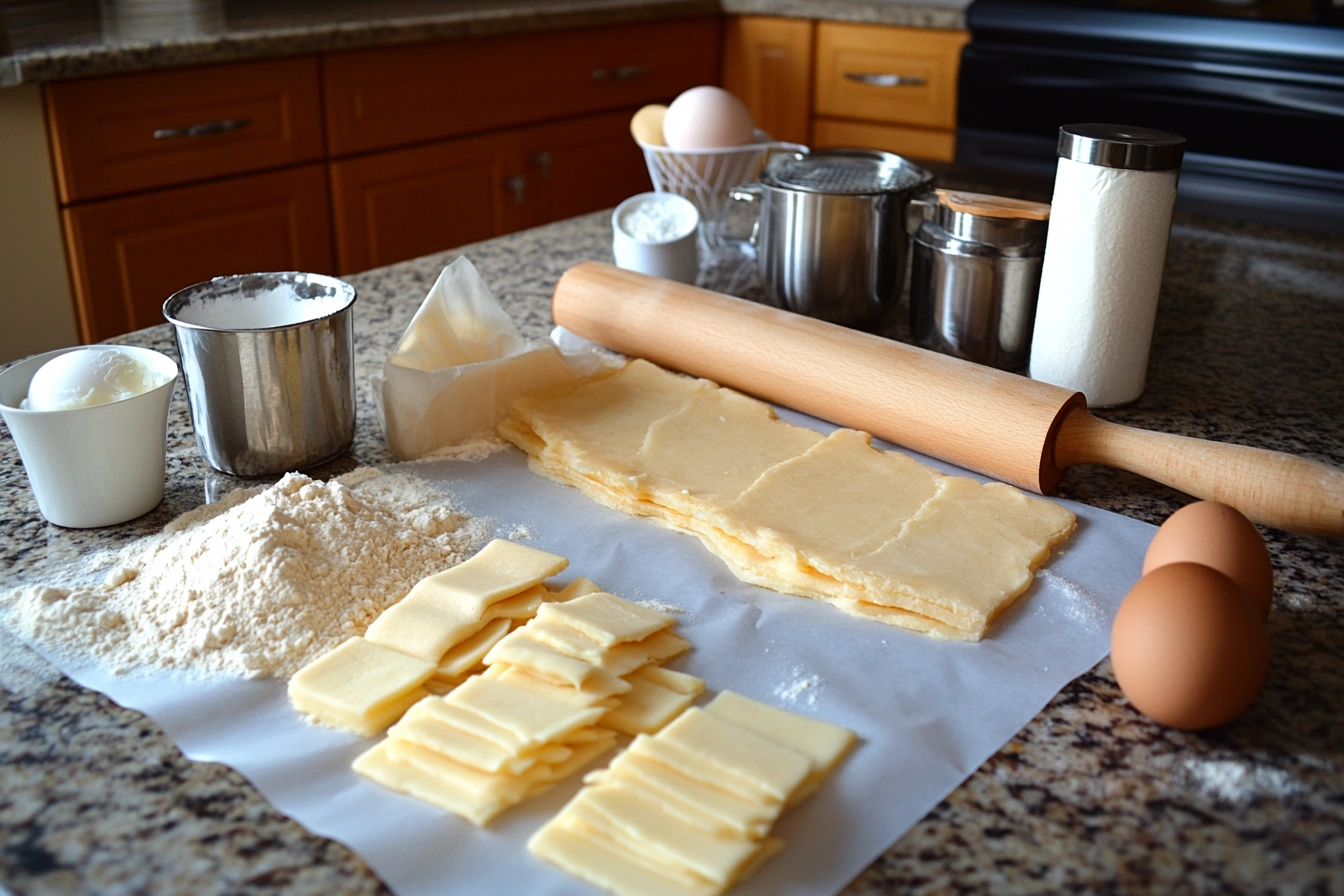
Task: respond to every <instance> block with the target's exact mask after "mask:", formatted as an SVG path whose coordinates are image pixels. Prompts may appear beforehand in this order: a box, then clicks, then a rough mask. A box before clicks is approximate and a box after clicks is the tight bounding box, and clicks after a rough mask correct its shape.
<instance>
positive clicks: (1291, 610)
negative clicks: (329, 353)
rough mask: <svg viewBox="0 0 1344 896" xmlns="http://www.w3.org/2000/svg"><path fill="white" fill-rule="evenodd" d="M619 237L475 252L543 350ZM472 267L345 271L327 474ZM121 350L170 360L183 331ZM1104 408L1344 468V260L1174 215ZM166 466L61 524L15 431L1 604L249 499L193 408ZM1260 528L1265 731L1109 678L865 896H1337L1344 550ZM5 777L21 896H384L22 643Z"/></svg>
mask: <svg viewBox="0 0 1344 896" xmlns="http://www.w3.org/2000/svg"><path fill="white" fill-rule="evenodd" d="M607 222H608V218H607V216H606V215H604V214H596V215H590V216H587V217H584V218H579V219H576V220H574V221H570V222H564V223H560V224H556V225H551V226H549V227H545V228H541V229H538V230H534V231H528V232H524V233H521V234H516V235H513V236H509V237H505V238H502V239H498V240H494V241H491V242H489V243H484V244H480V245H477V246H473V247H469V248H468V249H467V250H466V253H467V254H468V255H469V257H470V258H471V259H472V260H473V261H474V262H475V263H476V265H477V266H478V267H479V268H480V269H481V271H482V273H483V274H484V276H485V278H486V280H487V282H489V283H490V284H491V286H492V287H493V289H494V290H495V291H496V293H497V294H498V295H499V296H500V298H501V300H502V301H503V303H504V305H505V307H506V308H507V310H508V311H509V313H510V314H511V315H512V316H513V317H514V319H515V320H517V321H519V322H520V324H521V326H522V328H523V330H524V331H525V332H526V333H528V334H529V335H534V336H536V335H541V334H544V333H545V332H547V331H548V329H549V325H550V321H549V316H548V298H549V293H550V289H551V287H552V286H553V284H554V282H555V280H556V278H557V277H558V275H559V273H560V272H561V271H563V270H564V269H565V268H566V267H568V266H569V265H571V264H573V263H574V262H577V261H580V260H583V259H586V258H598V259H602V260H609V259H610V248H609V240H610V232H609V225H608V223H607ZM452 254H455V253H448V254H444V255H440V256H432V257H429V258H425V259H421V260H417V261H413V262H408V263H405V264H401V265H397V266H395V267H391V268H387V269H383V270H377V271H372V272H368V273H365V274H361V275H359V276H356V277H352V278H350V279H351V280H352V281H353V282H354V283H355V284H356V285H357V286H358V288H359V290H360V299H359V303H358V305H357V309H358V315H357V330H356V332H357V333H358V377H359V383H360V392H359V431H358V436H357V440H356V444H355V447H354V449H353V452H352V454H351V456H349V457H347V458H343V459H341V460H339V461H337V462H335V463H334V464H333V465H332V469H337V470H343V469H346V468H348V467H350V466H352V465H353V464H355V463H356V462H359V463H379V462H383V461H387V460H389V457H388V454H387V452H386V450H385V449H384V447H383V445H382V441H381V438H380V436H379V435H378V432H377V426H376V423H375V420H374V416H373V409H372V405H371V400H370V396H369V393H368V387H367V383H366V381H367V377H368V375H369V373H370V372H371V371H372V370H374V369H375V368H376V367H377V366H378V365H379V364H381V362H382V360H383V359H384V358H385V357H386V355H387V354H388V352H389V351H390V350H391V349H392V347H393V344H394V343H395V341H396V339H397V337H398V335H399V334H400V332H401V330H402V328H403V327H404V326H405V324H406V323H407V322H408V320H409V319H410V316H411V314H412V313H413V312H414V310H415V308H416V307H417V306H418V304H419V302H420V300H421V299H422V298H423V296H424V295H425V293H426V292H427V290H428V289H429V287H430V285H431V283H432V281H433V279H434V277H435V276H436V274H437V273H438V271H439V269H440V268H441V266H442V264H443V263H444V262H445V261H446V260H447V259H448V258H450V257H451V255H452ZM724 273H725V272H724V271H723V270H721V271H719V273H718V275H717V276H723V275H724ZM126 341H130V342H134V343H137V344H143V345H149V346H152V347H154V348H158V349H160V350H163V351H166V352H168V353H169V354H175V351H174V349H173V346H172V341H171V337H170V335H169V333H168V332H167V330H166V328H163V327H160V328H155V329H152V330H147V331H142V332H141V333H137V334H132V336H130V337H127V338H126ZM1099 413H1100V415H1101V416H1104V417H1106V418H1108V419H1112V420H1119V421H1122V422H1125V423H1130V424H1134V425H1137V426H1143V427H1147V428H1152V429H1161V430H1167V431H1171V432H1178V433H1184V434H1189V435H1196V436H1202V437H1208V438H1215V439H1223V440H1229V441H1236V442H1242V443H1245V444H1250V445H1258V446H1262V447H1267V448H1275V449H1283V450H1288V451H1292V452H1296V453H1299V454H1303V455H1306V456H1309V457H1313V458H1316V459H1319V460H1322V461H1326V462H1329V463H1333V464H1336V465H1344V240H1339V239H1330V238H1323V237H1319V236H1314V235H1308V234H1303V233H1295V232H1288V231H1279V230H1272V229H1269V228H1262V227H1251V226H1244V225H1236V224H1226V223H1216V224H1215V223H1212V222H1208V221H1205V220H1197V219H1191V218H1181V217H1178V220H1177V222H1176V226H1175V229H1174V232H1173V237H1172V244H1171V251H1170V255H1169V260H1168V266H1167V276H1166V278H1165V282H1164V291H1163V298H1162V305H1161V309H1160V313H1159V321H1158V330H1157V334H1156V338H1155V344H1154V349H1153V357H1152V363H1151V367H1150V376H1149V386H1148V390H1147V392H1146V393H1145V395H1144V396H1143V398H1142V399H1141V400H1140V401H1139V402H1138V403H1137V404H1135V405H1133V406H1132V407H1129V408H1126V409H1122V410H1116V411H1105V412H1099ZM168 455H169V479H168V493H167V498H166V499H165V501H164V504H163V505H162V506H160V507H159V508H158V509H157V510H155V511H154V512H152V513H151V514H149V515H147V516H145V517H143V518H141V519H139V520H136V521H134V522H132V523H129V524H126V525H123V526H117V527H112V528H109V529H104V530H95V531H88V532H76V531H70V530H61V529H57V528H55V527H53V526H49V525H47V524H46V523H44V522H43V520H42V519H41V518H40V516H39V515H38V513H37V510H36V506H35V504H34V503H33V501H32V498H31V495H30V493H29V491H28V488H27V484H26V480H25V477H24V474H23V472H22V470H21V468H20V466H19V462H18V459H17V456H16V452H15V449H14V446H13V444H12V442H11V441H10V440H9V437H8V434H7V433H5V435H4V436H3V438H0V558H2V559H0V562H2V563H3V568H4V570H5V572H4V574H3V575H4V581H3V583H2V584H3V586H8V585H12V584H16V583H19V582H23V581H29V580H33V579H35V578H41V577H42V576H43V575H44V574H46V573H49V572H50V571H51V570H53V569H57V568H59V566H60V564H62V563H65V562H68V561H69V560H70V559H71V558H73V557H76V556H78V555H80V554H81V553H83V552H86V551H88V550H91V549H94V548H102V547H114V546H118V545H121V544H123V543H125V542H127V541H129V540H131V539H132V538H135V537H137V536H140V535H143V534H147V533H151V532H155V531H157V530H158V529H159V528H160V527H161V526H162V525H163V524H164V523H165V522H167V521H168V520H169V519H171V518H172V517H173V516H175V515H177V514H178V513H181V512H182V511H184V510H187V509H189V508H190V507H193V506H195V505H197V504H199V503H200V502H201V501H202V500H203V498H204V496H205V494H206V493H207V492H210V493H219V492H223V491H227V490H228V489H230V488H232V487H235V486H236V485H237V481H236V480H231V479H229V478H228V477H221V476H217V475H214V474H210V473H209V472H208V471H207V470H206V468H205V467H204V464H203V463H202V461H201V460H200V459H199V458H198V457H197V455H196V452H195V448H194V445H193V443H192V440H191V435H190V431H189V424H188V420H187V414H186V407H185V400H184V398H183V396H182V393H181V390H179V392H178V395H177V396H176V399H175V402H174V406H173V410H172V418H171V423H170V429H169V443H168ZM1063 491H1064V494H1066V495H1067V496H1069V497H1072V498H1076V499H1078V500H1082V501H1085V502H1088V503H1090V504H1094V505H1097V506H1100V507H1104V508H1106V509H1109V510H1113V511H1116V512H1119V513H1124V514H1128V515H1130V516H1133V517H1137V518H1139V519H1143V520H1147V521H1149V522H1153V523H1158V522H1161V521H1162V520H1163V519H1164V518H1165V517H1166V516H1167V515H1168V514H1169V513H1170V512H1171V511H1173V510H1174V509H1176V508H1177V507H1178V506H1180V505H1181V504H1182V503H1184V499H1183V497H1182V496H1181V495H1179V494H1177V493H1175V492H1173V491H1171V490H1169V489H1166V488H1162V487H1159V486H1156V485H1153V484H1151V483H1148V482H1146V481H1144V480H1142V479H1140V478H1138V477H1136V476H1133V475H1130V474H1126V473H1120V472H1114V471H1109V470H1104V469H1099V468H1078V469H1074V470H1072V471H1070V472H1069V474H1068V475H1067V477H1066V479H1065V480H1064V484H1063ZM1266 535H1267V538H1268V541H1269V544H1270V548H1271V551H1272V553H1273V556H1274V562H1275V567H1276V577H1277V592H1276V595H1275V604H1274V613H1273V615H1272V616H1271V618H1270V623H1269V624H1270V635H1271V640H1272V645H1273V664H1272V667H1271V671H1270V677H1269V681H1268V684H1267V685H1266V687H1265V691H1264V693H1263V694H1262V696H1261V698H1260V699H1259V701H1258V702H1257V703H1256V704H1255V705H1254V706H1253V707H1252V708H1251V710H1250V711H1249V712H1248V713H1247V714H1246V715H1245V716H1243V717H1242V718H1241V719H1239V720H1238V721H1236V722H1234V723H1233V724H1231V725H1228V726H1226V727H1225V728H1222V729H1218V730H1214V731H1211V732H1206V733H1201V734H1192V733H1183V732H1177V731H1170V730H1166V729H1163V728H1161V727H1159V726H1157V725H1155V724H1152V723H1150V722H1148V721H1146V720H1145V719H1144V718H1142V717H1140V716H1139V715H1137V714H1136V713H1135V712H1133V711H1132V710H1131V709H1130V708H1129V706H1128V705H1127V704H1126V702H1125V700H1124V698H1123V697H1122V695H1121V694H1120V693H1119V691H1118V690H1117V688H1116V684H1115V680H1114V677H1113V676H1112V674H1111V670H1110V666H1109V663H1108V662H1103V663H1101V664H1100V665H1099V666H1097V667H1096V668H1095V669H1094V670H1092V671H1091V672H1090V673H1089V674H1087V675H1084V676H1083V677H1081V678H1080V679H1078V680H1076V681H1075V682H1073V683H1072V684H1071V685H1069V686H1068V687H1066V688H1065V689H1064V690H1063V691H1062V692H1061V693H1060V694H1059V695H1058V696H1057V697H1056V698H1055V699H1054V700H1053V701H1052V702H1051V703H1050V704H1049V706H1047V707H1046V709H1045V710H1044V711H1042V712H1041V713H1040V714H1039V715H1038V716H1037V717H1036V718H1035V719H1034V720H1033V721H1032V722H1031V723H1030V724H1028V725H1027V726H1026V727H1025V728H1024V729H1023V730H1022V732H1021V733H1020V734H1019V735H1018V736H1017V737H1016V738H1015V739H1014V740H1013V741H1012V742H1011V743H1009V744H1008V745H1007V746H1006V747H1005V748H1004V749H1003V750H1002V751H1000V752H999V753H998V754H997V755H996V756H994V757H993V758H992V759H991V760H990V761H989V762H988V763H986V764H985V765H984V766H983V767H982V768H981V769H980V770H979V771H978V772H976V774H975V775H974V776H972V777H971V778H970V779H969V780H968V781H967V782H966V783H965V784H964V785H962V786H961V787H960V788H958V789H957V790H956V791H955V792H953V793H952V794H951V795H950V796H949V797H948V798H947V799H946V800H945V801H944V802H943V803H942V804H941V805H939V806H938V807H937V808H936V809H935V810H934V811H933V812H932V813H931V814H930V815H929V816H928V817H927V818H926V819H925V820H924V821H923V822H921V823H920V824H919V825H918V826H916V827H915V828H914V829H913V830H912V831H911V832H910V833H909V834H907V835H906V836H905V837H904V838H902V839H901V840H900V841H899V842H898V843H896V844H895V845H894V846H893V847H892V848H891V849H890V850H889V851H888V852H887V853H886V855H884V856H883V857H881V858H880V859H879V860H878V861H877V862H875V863H874V864H873V865H872V866H871V867H870V868H869V869H868V870H867V871H866V872H865V873H863V874H862V875H861V876H860V877H859V878H858V879H857V880H855V881H854V882H853V884H852V885H851V886H850V887H849V888H848V889H847V890H846V891H845V892H846V893H847V894H850V896H871V894H879V893H882V894H886V893H918V894H935V893H936V894H943V893H962V892H964V893H996V894H1017V893H1059V892H1086V893H1094V892H1102V893H1106V892H1116V893H1191V892H1194V893H1218V894H1224V893H1330V892H1341V891H1344V713H1341V711H1340V707H1341V706H1344V584H1341V583H1344V539H1328V538H1322V537H1307V536H1296V535H1290V534H1287V533H1284V532H1279V531H1266ZM0 767H3V769H4V778H3V781H4V785H3V787H0V884H3V885H4V886H6V887H8V888H10V889H11V890H12V891H13V892H15V893H18V894H39V893H41V894H46V893H100V894H101V893H187V892H190V893H197V894H205V893H261V894H264V893H287V894H308V893H312V894H334V893H341V894H360V893H375V892H379V891H380V890H381V884H380V882H379V881H378V880H377V878H376V877H375V876H374V875H373V874H372V873H371V872H370V871H369V870H368V869H367V867H365V866H364V864H363V863H362V862H361V861H360V860H359V859H358V857H356V856H354V855H352V854H351V853H350V852H349V851H348V850H346V849H344V848H343V847H341V846H339V845H337V844H334V843H332V842H329V841H326V840H323V839H321V838H317V837H314V836H313V835H311V834H309V833H308V832H307V831H305V830H304V829H303V828H302V827H300V826H299V825H298V824H296V823H294V822H292V821H289V820H288V819H286V818H285V817H283V816H281V815H279V814H278V813H276V812H275V811H274V810H273V809H271V808H270V806H269V805H268V804H267V803H266V802H265V801H264V800H263V799H262V798H261V797H260V796H259V795H258V794H257V792H256V791H255V790H254V789H253V788H252V787H251V786H250V785H249V784H248V783H247V782H246V781H245V780H243V779H242V777H241V776H239V775H237V774H236V773H234V772H232V771H230V770H228V769H226V768H223V767H220V766H217V765H211V764H208V763H195V762H189V761H187V760H185V759H184V758H183V757H182V756H181V754H180V753H179V752H178V750H177V749H176V747H175V746H174V745H173V744H172V742H171V741H170V740H169V739H168V738H167V737H166V736H165V735H164V734H163V732H162V731H161V730H160V729H159V728H158V727H157V726H156V725H155V724H154V723H153V722H151V721H149V720H147V719H146V718H145V717H143V716H141V715H140V714H138V713H135V712H131V711H127V710H124V709H121V708H120V707H118V706H116V705H115V704H113V703H111V702H110V701H109V700H107V699H106V698H104V697H102V696H101V695H99V694H97V693H94V692H90V691H87V690H85V689H83V688H81V687H79V686H77V685H75V684H73V683H72V682H71V681H69V680H68V679H66V678H65V677H64V676H62V675H61V674H60V673H59V672H57V671H55V670H54V669H53V668H52V667H50V666H49V665H47V664H46V663H45V662H44V661H42V660H41V659H39V658H38V657H37V656H36V655H35V654H34V653H32V652H31V651H30V650H28V649H27V648H26V647H24V646H23V645H21V644H19V643H18V642H16V641H15V640H13V639H12V638H11V637H9V636H8V635H6V634H4V632H3V629H0Z"/></svg>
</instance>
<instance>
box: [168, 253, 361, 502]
mask: <svg viewBox="0 0 1344 896" xmlns="http://www.w3.org/2000/svg"><path fill="white" fill-rule="evenodd" d="M354 303H355V289H354V287H353V286H351V285H350V284H348V283H346V282H344V281H342V280H337V279H336V278H334V277H327V276H324V275H322V274H305V273H298V272H283V273H265V274H244V275H238V276H231V277H216V278H215V279H213V280H209V281H207V282H205V283H198V284H196V285H195V286H189V287H187V288H186V289H183V290H181V291H180V292H177V293H174V294H173V295H172V296H171V297H170V298H169V299H168V301H167V302H165V303H164V305H163V314H164V316H165V317H166V318H168V320H169V321H170V322H171V323H172V324H173V327H174V329H175V331H176V334H177V347H178V351H179V352H180V354H181V357H182V373H183V375H184V377H185V379H186V387H187V399H188V403H189V405H190V407H191V423H192V427H193V429H194V430H195V432H196V444H197V446H198V447H199V448H200V451H201V454H202V455H203V456H204V457H205V460H206V462H207V463H208V464H210V466H212V467H214V468H215V469H216V470H220V471H223V472H225V473H232V474H234V475H236V476H268V475H274V474H279V473H285V472H289V471H291V470H300V469H303V468H304V467H310V466H313V465H314V464H318V463H321V462H322V461H324V460H328V459H329V458H332V457H334V456H336V455H337V454H340V453H341V452H342V451H344V450H345V449H346V448H348V447H349V446H350V443H351V442H352V441H353V440H354V435H355V380H354V367H353V353H354V321H353V314H354V308H353V306H354Z"/></svg>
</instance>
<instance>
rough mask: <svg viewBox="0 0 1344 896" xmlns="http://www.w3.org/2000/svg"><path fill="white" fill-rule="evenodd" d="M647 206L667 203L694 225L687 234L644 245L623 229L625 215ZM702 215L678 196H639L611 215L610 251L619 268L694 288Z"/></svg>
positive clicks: (654, 194)
mask: <svg viewBox="0 0 1344 896" xmlns="http://www.w3.org/2000/svg"><path fill="white" fill-rule="evenodd" d="M645 202H660V203H667V204H669V205H671V206H673V207H675V209H676V210H677V212H678V213H679V214H680V215H683V216H685V218H686V220H689V221H692V222H694V223H693V224H692V225H691V228H690V230H689V231H687V232H686V233H684V234H682V235H680V236H677V237H674V238H672V239H669V240H664V241H662V242H645V241H643V240H640V239H637V238H635V237H634V236H631V235H630V234H629V233H626V232H625V230H624V229H622V227H621V221H622V219H623V218H624V216H625V214H626V213H627V212H628V211H630V209H632V208H634V207H635V206H637V205H640V204H642V203H645ZM699 229H700V213H699V211H697V210H696V207H695V205H694V204H693V203H692V202H691V201H690V200H689V199H687V198H685V197H684V196H678V195H677V194H676V193H639V194H637V195H635V196H631V197H630V198H629V199H627V200H625V201H624V202H622V203H621V204H620V205H618V206H616V210H615V211H614V212H612V213H611V233H612V238H611V250H612V254H613V255H614V256H615V258H616V266H617V267H619V268H625V269H626V270H629V271H638V272H639V273H641V274H649V275H651V276H654V277H664V278H666V279H668V280H676V281H678V282H680V283H690V284H694V283H695V279H696V277H697V276H698V275H699V273H700V250H699V246H698V245H697V233H698V231H699Z"/></svg>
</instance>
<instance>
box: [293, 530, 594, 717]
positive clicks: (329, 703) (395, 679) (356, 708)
mask: <svg viewBox="0 0 1344 896" xmlns="http://www.w3.org/2000/svg"><path fill="white" fill-rule="evenodd" d="M568 565H569V561H568V560H566V559H565V558H564V557H560V556H558V555H556V554H548V553H547V552H545V551H539V550H537V549H536V548H530V547H527V546H526V545H521V544H516V543H514V542H511V541H503V540H500V539H496V540H494V541H492V542H490V543H489V544H487V545H486V546H485V547H484V548H482V549H481V550H480V551H479V552H477V553H476V555H475V556H473V557H471V558H470V559H468V560H466V561H464V562H462V563H459V564H458V565H457V566H454V567H452V568H451V569H447V570H445V571H443V572H440V573H437V574H435V575H432V576H429V577H427V578H424V579H421V580H420V581H419V582H418V583H417V584H416V586H415V587H414V588H412V589H411V591H410V593H409V594H407V595H406V597H404V598H402V599H401V601H399V602H398V603H396V604H393V605H392V606H391V607H388V608H387V609H386V610H384V611H383V612H382V613H381V614H380V615H379V616H378V618H377V619H375V620H374V621H373V624H372V625H370V626H369V629H368V631H366V632H365V633H364V635H363V637H354V638H351V639H349V640H348V641H345V642H344V643H343V644H341V645H340V646H339V647H337V648H336V649H334V650H332V651H330V652H329V653H326V654H324V655H323V656H321V657H318V658H317V659H316V660H314V661H313V662H311V663H309V664H308V665H307V666H305V667H303V668H302V669H300V670H299V671H298V672H296V673H295V674H294V677H293V678H291V679H290V681H289V699H290V702H291V703H293V704H294V708H295V709H297V710H299V711H300V712H303V713H306V714H307V715H308V716H309V717H310V718H312V719H313V720H314V721H316V722H318V723H319V724H323V725H327V726H330V727H333V728H344V729H346V730H347V731H353V732H354V733H355V734H359V735H362V736H365V737H372V736H373V735H376V734H379V733H381V732H383V731H384V730H386V728H387V726H388V725H390V724H392V723H393V722H395V721H396V720H397V719H399V718H400V717H401V715H402V713H404V712H405V711H406V709H407V708H408V707H410V706H411V705H412V704H413V703H415V702H416V701H418V700H420V699H421V698H422V697H424V696H425V695H426V694H428V693H429V692H431V691H437V692H442V691H445V690H448V689H450V688H452V687H453V686H455V685H456V684H457V683H458V682H460V681H462V680H463V679H464V678H465V677H466V676H467V674H468V673H470V672H471V671H473V670H474V669H475V668H478V667H479V665H480V662H481V659H482V658H483V657H484V656H485V654H486V652H487V651H489V650H490V648H491V647H493V646H494V645H495V644H496V643H498V642H499V641H500V640H502V639H503V638H504V636H505V635H507V634H508V632H509V631H510V630H511V629H512V628H513V627H515V626H517V625H519V624H522V623H523V622H526V621H527V620H528V619H530V618H531V617H532V616H533V615H534V614H535V613H536V611H537V608H538V607H540V606H541V604H542V602H543V601H544V600H547V599H556V600H559V599H564V598H568V597H570V596H573V594H575V593H578V592H579V591H581V590H585V589H589V590H596V589H595V586H592V583H590V582H587V580H585V579H578V580H576V581H575V582H574V584H573V585H571V586H570V588H569V589H566V591H564V592H561V593H560V594H552V593H551V592H549V591H547V590H546V588H545V587H544V586H543V585H542V584H541V583H542V582H544V581H545V580H546V579H548V578H550V577H551V576H553V575H555V574H556V573H558V572H560V571H561V570H563V569H564V568H565V567H566V566H568Z"/></svg>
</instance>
